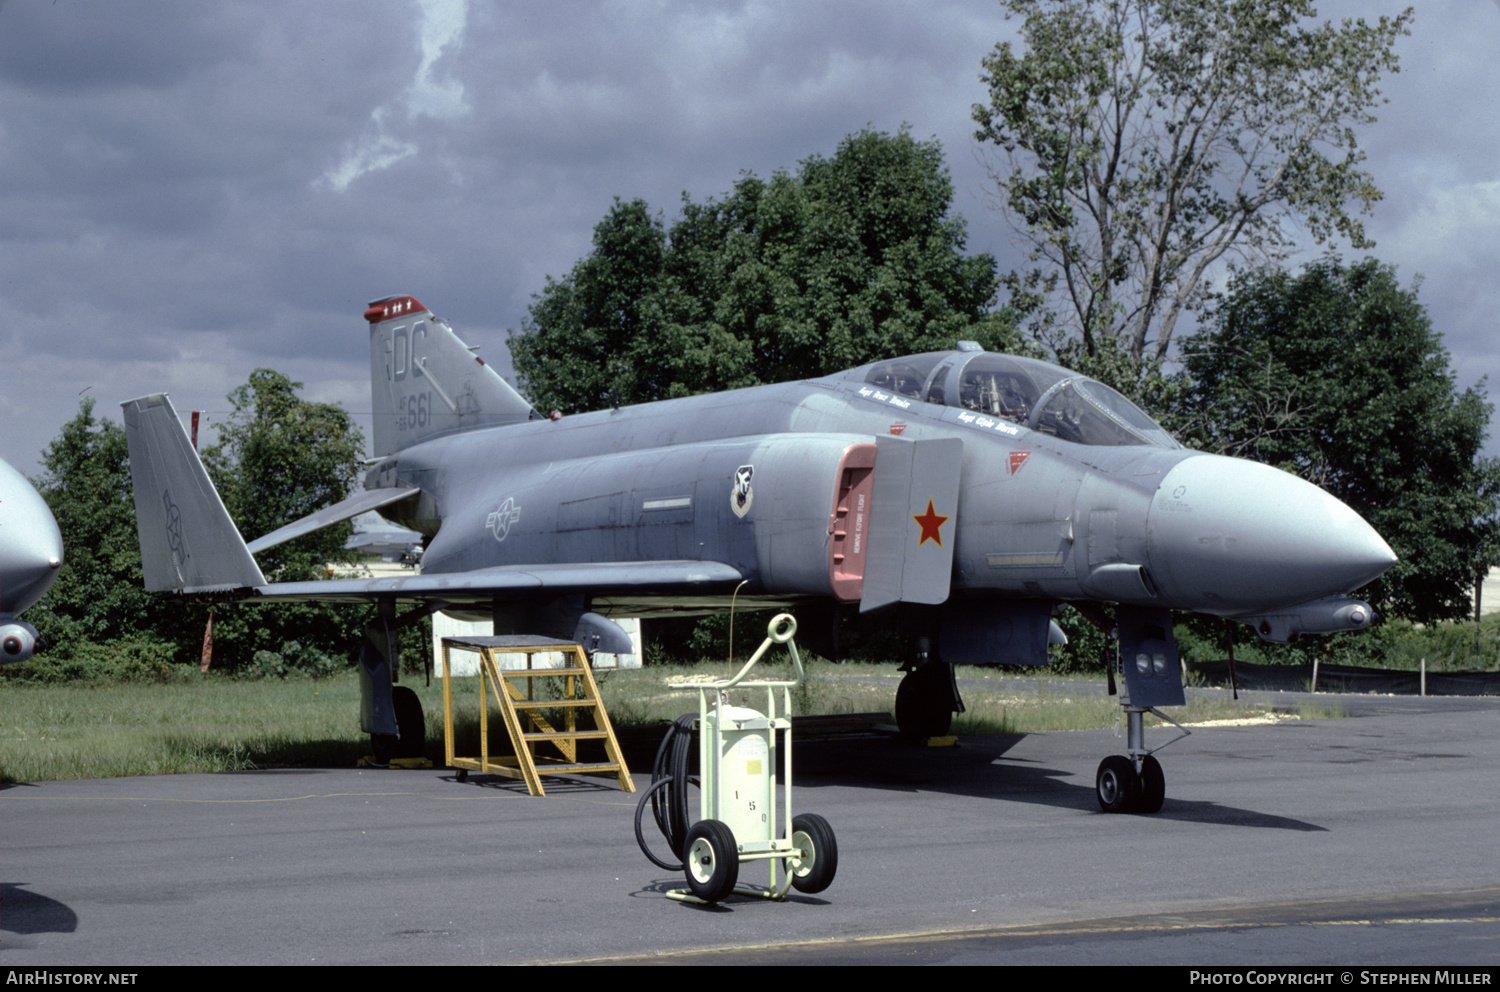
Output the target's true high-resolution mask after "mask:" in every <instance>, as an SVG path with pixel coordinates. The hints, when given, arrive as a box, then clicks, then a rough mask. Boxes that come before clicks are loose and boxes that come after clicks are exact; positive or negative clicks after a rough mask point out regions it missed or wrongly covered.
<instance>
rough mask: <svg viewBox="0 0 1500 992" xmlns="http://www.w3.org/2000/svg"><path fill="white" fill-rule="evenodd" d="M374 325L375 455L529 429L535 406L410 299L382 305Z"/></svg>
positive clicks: (372, 310)
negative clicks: (462, 436)
mask: <svg viewBox="0 0 1500 992" xmlns="http://www.w3.org/2000/svg"><path fill="white" fill-rule="evenodd" d="M365 320H367V321H369V322H370V391H371V396H372V399H373V400H374V414H375V437H374V442H373V446H374V450H373V451H372V452H371V453H372V454H373V455H375V457H377V458H379V457H383V456H385V455H389V454H392V453H394V452H397V451H400V450H401V449H402V448H406V447H410V446H411V445H413V444H416V443H418V442H419V441H425V440H427V439H428V438H431V437H437V436H438V435H440V434H452V433H456V432H458V431H466V430H473V429H474V428H476V427H496V426H500V425H503V424H516V423H524V422H525V421H527V420H531V419H534V418H535V417H536V416H537V413H536V411H535V410H533V409H532V407H531V404H530V403H528V402H526V400H525V399H523V398H522V396H521V394H520V393H518V392H516V391H515V390H514V389H512V388H511V387H510V384H509V383H507V382H506V381H505V380H504V379H502V378H500V376H499V374H498V373H497V372H496V371H495V370H494V369H492V368H490V367H489V366H488V365H486V364H485V363H484V360H483V359H482V358H480V357H479V356H477V355H475V354H474V353H473V352H472V351H470V350H469V346H468V345H466V344H464V343H463V341H461V340H459V337H458V335H457V334H454V333H453V328H452V327H450V326H448V322H447V321H445V320H440V319H438V318H437V317H434V316H433V315H432V311H430V310H428V309H427V308H426V307H424V306H422V304H421V303H419V302H417V300H416V299H415V298H414V297H411V296H390V297H386V298H385V299H383V300H376V301H375V302H374V303H371V304H370V306H369V308H368V309H366V310H365Z"/></svg>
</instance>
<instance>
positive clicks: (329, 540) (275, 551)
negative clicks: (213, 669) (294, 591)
mask: <svg viewBox="0 0 1500 992" xmlns="http://www.w3.org/2000/svg"><path fill="white" fill-rule="evenodd" d="M301 388H302V383H300V382H293V381H292V380H291V379H289V378H288V377H287V376H285V375H282V374H281V373H280V372H275V371H272V370H271V369H256V370H255V371H254V372H252V373H251V374H250V378H249V381H248V382H246V383H245V384H244V385H243V386H239V387H238V388H236V389H235V390H234V391H233V392H232V393H230V394H229V402H230V405H231V407H232V408H233V410H232V412H231V414H230V416H229V419H228V420H227V421H226V422H225V423H224V424H222V425H220V427H219V440H218V443H217V444H215V445H213V446H212V447H209V448H206V449H204V451H203V461H204V464H205V466H206V467H207V468H208V470H209V473H210V475H211V476H212V477H213V480H214V485H215V486H216V487H217V488H218V490H219V494H220V496H221V498H222V499H223V500H224V506H225V508H226V509H227V510H228V511H229V514H230V516H231V517H232V518H233V519H234V522H235V525H236V526H237V527H239V530H240V533H241V535H243V536H244V537H245V539H246V540H254V539H255V538H257V537H261V536H263V535H265V534H268V533H270V532H271V531H273V530H275V529H276V528H278V527H281V526H284V525H286V524H289V523H291V522H292V521H294V520H297V519H299V518H300V517H304V516H306V515H307V514H309V513H312V512H314V511H315V510H319V509H321V508H323V507H325V506H328V505H330V504H332V503H336V502H338V501H339V500H341V499H344V498H345V497H347V496H348V495H349V493H350V491H351V490H352V489H353V488H354V485H355V482H356V480H357V477H358V469H359V462H360V459H361V458H362V456H363V453H364V438H363V436H362V435H361V433H360V431H359V428H358V427H356V426H355V425H354V423H353V421H352V420H351V419H350V417H349V414H348V413H347V412H346V411H345V410H344V409H343V408H342V407H339V406H336V405H334V404H330V403H312V402H309V401H307V400H304V399H302V398H301V397H300V396H298V395H297V391H298V390H300V389H301ZM350 530H351V528H350V526H349V524H347V523H345V524H339V525H335V526H333V527H326V528H323V529H322V530H318V531H314V532H313V533H312V534H309V535H307V536H305V537H301V538H298V539H297V540H295V541H289V542H287V543H285V544H281V545H278V546H276V547H274V548H269V549H267V550H266V551H263V552H261V553H260V554H259V555H257V556H256V560H257V561H258V562H259V564H260V567H261V571H262V572H263V573H264V574H265V576H266V578H267V579H268V580H269V581H272V582H299V581H309V580H314V579H322V578H326V577H327V566H328V565H329V564H330V563H336V562H342V563H351V562H354V561H356V560H357V556H355V555H353V554H352V553H351V552H348V551H345V550H344V548H343V546H344V542H346V541H347V540H348V539H349V534H350ZM361 622H362V614H361V613H360V611H358V610H352V609H349V608H348V607H339V606H330V605H327V604H320V603H297V604H278V605H276V606H257V605H248V604H239V605H235V606H225V607H220V608H219V611H218V613H217V616H216V619H215V626H214V652H215V665H216V666H217V665H219V664H220V662H221V661H222V662H224V663H227V664H229V665H243V664H246V663H248V662H249V661H250V660H251V659H252V658H253V657H254V656H255V654H256V653H257V652H260V651H269V652H272V653H275V654H278V655H287V656H288V657H291V656H295V661H294V662H292V664H294V666H295V667H307V666H311V667H313V668H328V667H332V665H334V664H335V663H342V661H343V660H344V659H346V658H350V657H353V653H354V652H355V650H356V649H357V647H358V641H359V626H360V623H361ZM293 645H295V647H291V646H293Z"/></svg>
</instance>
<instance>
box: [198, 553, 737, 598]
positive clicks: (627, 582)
mask: <svg viewBox="0 0 1500 992" xmlns="http://www.w3.org/2000/svg"><path fill="white" fill-rule="evenodd" d="M741 578H742V576H741V574H740V572H739V570H738V569H736V568H734V567H732V566H730V565H725V564H722V563H720V562H712V561H644V562H640V561H606V562H587V563H580V564H554V565H507V566H503V567H500V568H481V569H476V570H474V571H472V572H449V573H438V574H423V575H402V576H395V577H390V576H386V577H381V578H369V579H329V580H327V581H316V582H278V583H273V584H269V585H263V586H257V587H255V588H253V589H248V590H246V592H247V593H248V594H249V595H251V596H254V597H257V598H265V599H278V600H289V601H296V600H338V599H343V600H373V599H381V598H390V597H394V598H396V599H398V600H421V601H441V602H446V603H488V602H489V600H490V599H491V598H492V597H493V596H494V595H496V594H497V593H528V592H548V593H566V592H589V593H594V594H598V595H618V594H622V593H629V592H632V591H636V590H646V589H658V588H662V587H672V588H678V589H682V590H684V591H689V590H699V591H705V592H706V591H709V590H710V589H718V588H723V589H732V588H733V587H734V585H735V584H736V583H738V582H739V581H740V579H741ZM189 591H190V590H189Z"/></svg>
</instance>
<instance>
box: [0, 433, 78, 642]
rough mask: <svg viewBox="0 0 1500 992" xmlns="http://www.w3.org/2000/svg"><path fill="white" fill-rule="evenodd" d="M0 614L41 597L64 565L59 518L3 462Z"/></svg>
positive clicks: (18, 609) (0, 478)
mask: <svg viewBox="0 0 1500 992" xmlns="http://www.w3.org/2000/svg"><path fill="white" fill-rule="evenodd" d="M0 509H3V511H4V512H3V514H0V613H12V614H14V613H19V612H21V611H22V610H24V609H26V607H28V606H30V605H31V604H32V603H35V602H36V601H37V600H38V599H41V598H42V594H43V593H45V592H46V591H47V589H48V588H49V587H50V586H51V585H52V582H53V580H54V579H56V578H57V570H58V566H59V565H61V564H62V555H63V547H62V535H61V534H60V533H59V532H58V530H57V521H55V520H53V519H52V511H50V510H49V509H47V504H46V503H45V502H44V501H43V500H42V497H41V495H40V494H38V493H37V491H36V490H35V489H33V488H32V487H31V483H29V482H27V481H26V477H25V476H23V475H22V474H21V473H20V472H17V471H16V470H15V469H14V468H12V467H11V466H10V465H8V464H6V463H5V462H0Z"/></svg>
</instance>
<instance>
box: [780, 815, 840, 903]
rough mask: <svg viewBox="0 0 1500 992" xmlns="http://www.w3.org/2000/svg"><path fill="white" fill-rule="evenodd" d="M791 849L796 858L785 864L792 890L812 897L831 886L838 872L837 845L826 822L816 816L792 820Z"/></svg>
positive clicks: (796, 817) (805, 816) (799, 817)
mask: <svg viewBox="0 0 1500 992" xmlns="http://www.w3.org/2000/svg"><path fill="white" fill-rule="evenodd" d="M792 846H794V847H795V848H796V849H797V856H796V857H795V858H789V859H788V860H787V871H789V872H790V873H791V876H792V888H794V889H796V890H797V891H798V892H808V893H812V892H822V891H823V890H824V889H826V888H828V887H829V886H830V885H832V884H833V876H834V873H835V872H837V871H838V870H839V845H838V841H836V840H835V839H834V836H833V828H832V827H830V826H829V825H828V821H827V820H825V819H823V818H822V817H821V816H819V815H818V814H816V813H803V814H802V815H801V816H795V817H793V818H792Z"/></svg>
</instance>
